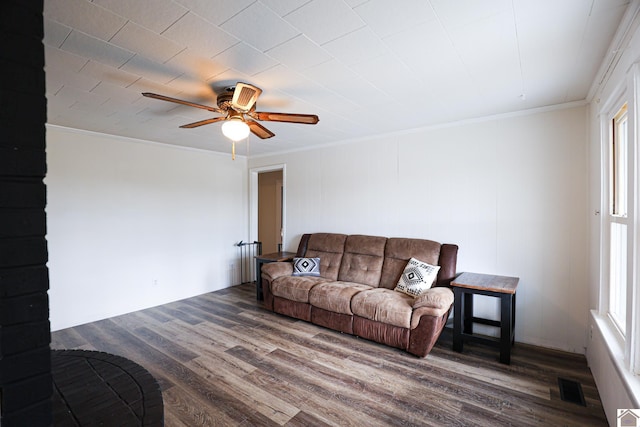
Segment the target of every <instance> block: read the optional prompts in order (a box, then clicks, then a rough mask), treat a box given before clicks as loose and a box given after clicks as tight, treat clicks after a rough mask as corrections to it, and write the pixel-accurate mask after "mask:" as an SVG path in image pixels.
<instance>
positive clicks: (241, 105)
mask: <svg viewBox="0 0 640 427" xmlns="http://www.w3.org/2000/svg"><path fill="white" fill-rule="evenodd" d="M261 93H262V89H260V88H259V87H256V86H253V85H250V84H247V83H241V82H238V83H236V88H235V90H234V91H233V98H232V99H231V106H232V107H233V109H234V110H236V111H239V112H241V113H248V112H249V111H250V110H251V108H252V107H253V106H254V105H255V103H256V100H257V99H258V97H259V96H260V94H261Z"/></svg>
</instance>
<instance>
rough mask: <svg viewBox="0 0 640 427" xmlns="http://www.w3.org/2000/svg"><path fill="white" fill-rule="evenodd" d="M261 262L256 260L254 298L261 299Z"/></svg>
mask: <svg viewBox="0 0 640 427" xmlns="http://www.w3.org/2000/svg"><path fill="white" fill-rule="evenodd" d="M262 264H263V262H262V261H260V260H256V299H257V300H258V301H262V300H263V299H264V297H263V296H262Z"/></svg>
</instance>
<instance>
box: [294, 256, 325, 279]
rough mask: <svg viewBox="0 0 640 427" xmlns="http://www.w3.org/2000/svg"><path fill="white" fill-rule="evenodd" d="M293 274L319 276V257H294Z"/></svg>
mask: <svg viewBox="0 0 640 427" xmlns="http://www.w3.org/2000/svg"><path fill="white" fill-rule="evenodd" d="M293 275H294V276H320V258H294V259H293Z"/></svg>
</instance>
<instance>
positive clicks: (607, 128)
mask: <svg viewBox="0 0 640 427" xmlns="http://www.w3.org/2000/svg"><path fill="white" fill-rule="evenodd" d="M624 83H626V84H624V85H621V87H619V88H618V90H617V91H614V95H612V96H611V97H610V98H609V102H607V103H606V104H605V105H603V107H602V108H601V109H600V119H601V122H600V140H601V156H602V157H601V175H600V176H601V207H602V208H601V210H600V212H602V215H600V285H599V298H598V308H597V311H598V312H599V313H600V315H601V316H602V317H603V318H604V319H606V322H607V325H608V326H607V329H608V330H609V331H610V332H611V333H612V335H613V336H614V337H615V339H616V340H617V341H618V344H619V345H620V348H622V349H623V353H624V354H623V355H622V357H623V361H624V367H625V369H626V370H627V371H628V372H629V373H631V374H633V375H640V336H638V331H640V292H638V289H640V279H639V273H640V269H639V268H640V259H638V254H640V251H639V250H638V249H639V244H640V238H639V236H638V235H637V231H636V230H638V229H640V228H639V227H638V226H637V223H638V218H637V215H636V212H638V203H639V201H640V194H639V193H638V188H640V185H638V183H639V179H640V175H639V173H638V165H639V164H640V158H639V157H638V150H637V144H638V130H637V123H638V120H637V117H636V116H637V114H638V108H637V105H638V102H640V66H639V65H638V64H634V66H633V67H632V68H631V70H630V72H629V74H628V78H627V79H626V80H625V81H624ZM624 104H626V105H627V111H626V115H627V149H628V152H627V174H628V182H627V191H626V193H627V212H626V215H614V212H615V210H614V209H615V208H614V206H612V204H611V198H610V196H611V192H612V191H613V188H614V187H613V183H612V182H610V181H611V175H610V172H611V168H612V166H611V160H612V159H611V156H612V152H611V148H610V141H611V138H612V137H613V135H612V133H613V132H612V124H613V119H614V118H615V117H616V115H617V114H618V112H619V111H620V109H621V107H622V106H623V105H624ZM612 222H620V223H625V224H626V226H627V233H626V236H627V245H626V249H627V257H626V258H627V262H626V274H627V280H626V283H627V286H626V313H625V315H626V316H625V317H626V321H625V326H624V327H625V330H624V331H620V329H619V326H618V325H617V324H616V322H615V321H614V320H613V319H612V318H611V316H610V315H609V308H610V303H611V301H610V293H609V292H610V283H609V280H610V270H611V269H610V256H611V253H610V250H611V223H612Z"/></svg>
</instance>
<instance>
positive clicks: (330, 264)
mask: <svg viewBox="0 0 640 427" xmlns="http://www.w3.org/2000/svg"><path fill="white" fill-rule="evenodd" d="M346 239H347V235H346V234H335V233H314V234H312V235H311V236H310V237H309V242H308V243H307V251H306V252H305V253H304V256H305V257H307V258H320V274H321V275H322V277H325V278H327V279H331V280H337V279H338V271H339V269H340V263H341V262H342V254H343V253H344V242H345V240H346Z"/></svg>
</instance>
